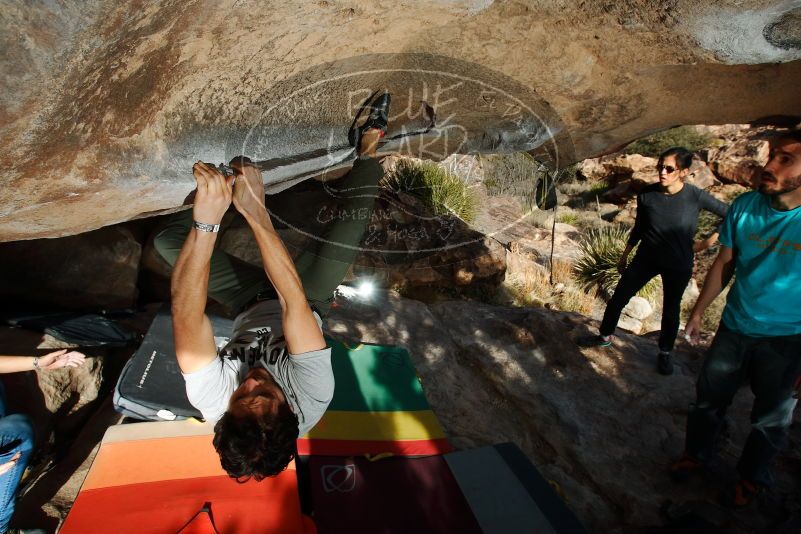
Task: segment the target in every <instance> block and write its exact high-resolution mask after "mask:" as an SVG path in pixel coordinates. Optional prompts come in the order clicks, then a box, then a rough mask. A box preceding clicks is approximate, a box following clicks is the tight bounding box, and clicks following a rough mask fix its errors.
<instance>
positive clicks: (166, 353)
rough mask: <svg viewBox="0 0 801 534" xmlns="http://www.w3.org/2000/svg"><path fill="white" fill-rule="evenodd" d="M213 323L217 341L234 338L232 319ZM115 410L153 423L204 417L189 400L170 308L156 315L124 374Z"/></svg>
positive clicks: (119, 383)
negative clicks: (178, 357)
mask: <svg viewBox="0 0 801 534" xmlns="http://www.w3.org/2000/svg"><path fill="white" fill-rule="evenodd" d="M210 320H211V324H212V328H213V329H214V335H215V337H216V338H218V339H221V338H223V337H225V336H230V335H231V328H232V325H233V322H232V321H231V320H229V319H225V318H222V317H210ZM114 409H115V410H117V411H118V412H120V413H122V414H124V415H127V416H129V417H133V418H136V419H144V420H151V421H160V420H165V419H166V420H170V421H171V420H174V419H185V418H187V417H196V418H202V415H201V413H200V412H199V411H198V410H197V408H195V407H194V406H192V405H191V404H190V403H189V399H188V398H187V397H186V386H185V384H184V377H183V376H182V375H181V369H180V368H179V367H178V360H177V358H176V356H175V342H174V341H173V332H172V316H171V315H170V310H169V307H168V306H165V307H164V308H162V309H161V310H160V311H159V312H158V313H157V314H156V317H155V318H154V319H153V322H152V323H151V324H150V328H148V331H147V334H146V335H145V338H144V339H143V340H142V344H141V345H140V346H139V348H138V349H137V350H136V352H135V353H134V355H133V356H132V357H131V359H130V360H128V362H127V363H126V364H125V367H124V368H123V370H122V373H120V378H119V380H118V381H117V387H116V388H115V389H114Z"/></svg>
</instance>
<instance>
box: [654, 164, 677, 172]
mask: <svg viewBox="0 0 801 534" xmlns="http://www.w3.org/2000/svg"><path fill="white" fill-rule="evenodd" d="M662 169H665V172H666V173H668V174H673V173H674V172H676V168H675V167H671V166H670V165H657V166H656V172H662Z"/></svg>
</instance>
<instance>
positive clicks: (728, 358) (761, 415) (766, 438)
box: [686, 323, 801, 486]
mask: <svg viewBox="0 0 801 534" xmlns="http://www.w3.org/2000/svg"><path fill="white" fill-rule="evenodd" d="M799 373H801V334H799V335H794V336H775V337H752V336H746V335H744V334H741V333H739V332H736V331H733V330H730V329H729V328H727V327H726V326H725V325H723V323H721V325H720V328H719V329H718V332H717V334H715V339H714V341H713V342H712V346H711V347H710V348H709V351H708V352H707V356H706V360H705V361H704V365H703V368H702V369H701V374H700V376H699V377H698V384H697V386H696V392H697V398H696V401H695V403H694V404H693V405H691V407H690V414H689V416H688V418H687V441H686V453H687V454H688V455H689V456H691V457H693V458H696V459H698V460H700V461H701V462H708V461H709V460H710V459H711V457H712V455H713V454H714V448H715V441H716V439H717V437H718V434H719V433H720V430H721V427H722V424H723V417H724V415H725V412H726V409H727V408H728V407H729V405H730V404H731V402H732V399H733V398H734V395H735V393H737V390H738V389H739V388H740V386H741V385H742V384H744V383H745V382H746V381H747V382H749V383H750V385H751V390H752V391H753V393H754V396H755V397H756V398H755V400H754V407H753V409H752V411H751V433H750V434H749V436H748V439H747V440H746V443H745V448H744V449H743V452H742V455H741V457H740V461H739V463H738V464H737V470H738V471H739V473H740V476H741V477H742V478H743V479H745V480H748V481H750V482H754V483H757V484H760V485H763V486H769V485H771V483H772V481H773V480H772V477H771V474H770V464H771V461H772V460H773V458H774V457H775V456H776V454H777V453H778V452H779V451H780V450H782V449H784V448H786V447H787V431H788V429H789V427H790V423H791V422H792V418H793V410H794V409H795V405H796V402H797V399H796V398H794V394H795V393H796V392H795V389H794V386H795V383H796V380H797V379H798V376H799Z"/></svg>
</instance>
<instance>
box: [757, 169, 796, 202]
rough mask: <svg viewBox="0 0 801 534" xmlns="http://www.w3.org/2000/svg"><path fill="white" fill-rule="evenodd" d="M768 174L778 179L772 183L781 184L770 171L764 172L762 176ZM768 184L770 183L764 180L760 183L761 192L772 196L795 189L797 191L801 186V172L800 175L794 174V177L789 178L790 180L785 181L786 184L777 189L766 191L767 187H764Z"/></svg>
mask: <svg viewBox="0 0 801 534" xmlns="http://www.w3.org/2000/svg"><path fill="white" fill-rule="evenodd" d="M766 174H767V175H768V176H770V177H771V178H773V179H774V180H776V181H775V182H774V183H772V184H770V185H774V184H775V185H778V184H779V182H778V180H777V179H776V177H775V176H773V175H772V174H770V173H763V174H762V177H763V178H764V176H765V175H766ZM766 185H768V184H766V183H765V182H764V181H763V182H761V183H760V184H759V192H760V193H763V194H765V195H768V196H771V197H775V196H778V195H784V194H785V193H792V192H793V191H795V190H796V189H798V188H799V187H801V174H799V175H798V176H793V177H792V178H789V179H788V180H786V181H785V184H784V186H783V187H782V188H781V189H777V190H775V191H766V190H765V187H764V186H766Z"/></svg>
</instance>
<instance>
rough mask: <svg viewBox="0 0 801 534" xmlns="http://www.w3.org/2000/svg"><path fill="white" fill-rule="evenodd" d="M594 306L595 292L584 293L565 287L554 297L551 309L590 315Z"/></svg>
mask: <svg viewBox="0 0 801 534" xmlns="http://www.w3.org/2000/svg"><path fill="white" fill-rule="evenodd" d="M594 305H595V290H592V291H590V293H585V292H584V291H582V290H580V289H578V288H576V287H572V286H567V287H565V288H564V289H563V290H562V291H559V292H558V293H556V294H555V295H554V297H553V302H552V303H551V308H552V309H557V310H561V311H569V312H576V313H580V314H582V315H590V314H591V313H592V308H593V306H594Z"/></svg>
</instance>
